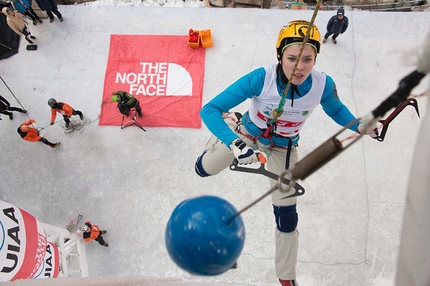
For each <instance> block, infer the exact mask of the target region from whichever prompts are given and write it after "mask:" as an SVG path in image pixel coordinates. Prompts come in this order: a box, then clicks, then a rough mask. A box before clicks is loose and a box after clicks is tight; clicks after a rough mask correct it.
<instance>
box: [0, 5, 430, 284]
mask: <svg viewBox="0 0 430 286" xmlns="http://www.w3.org/2000/svg"><path fill="white" fill-rule="evenodd" d="M109 3H110V4H112V6H110V5H105V4H109ZM109 3H106V2H96V3H92V4H88V5H70V6H59V9H60V12H61V13H62V14H63V16H64V22H62V23H60V22H59V21H58V20H57V19H56V21H54V22H53V23H49V22H48V21H47V20H46V19H45V21H44V23H43V24H40V25H39V24H38V25H37V26H32V25H31V26H30V30H31V31H32V33H33V34H34V35H35V36H36V37H37V40H36V43H37V44H38V50H37V51H27V50H26V49H25V47H26V42H25V40H24V39H21V46H20V50H19V53H18V54H16V55H14V56H12V57H10V58H8V59H4V60H2V61H1V65H0V75H1V77H2V78H3V79H4V81H5V82H6V83H7V86H6V85H4V84H3V83H1V82H0V94H1V95H3V96H4V97H6V98H7V99H8V100H9V101H10V102H11V103H12V105H14V106H19V104H22V105H23V106H24V107H25V108H26V109H28V112H29V113H28V115H29V116H30V117H31V118H34V119H35V120H36V121H37V123H38V125H39V126H40V127H46V128H45V129H44V135H45V137H46V138H48V139H49V140H51V141H61V146H60V147H59V148H57V149H50V148H47V147H46V146H44V145H43V144H39V143H29V142H25V141H23V140H22V139H21V138H20V136H19V135H18V134H17V133H16V129H17V127H18V126H19V124H21V123H22V122H23V121H25V120H27V119H28V118H27V116H26V115H24V114H18V113H15V118H14V120H13V121H10V120H9V119H8V118H7V117H6V116H2V119H3V120H2V121H1V122H0V124H1V127H2V128H1V129H0V137H1V138H2V139H1V150H2V161H3V163H2V164H1V166H0V199H1V200H4V201H7V202H9V203H11V204H14V205H16V206H18V207H20V208H22V209H24V210H26V211H28V212H29V213H31V214H32V215H34V216H35V217H36V218H37V219H38V220H39V221H41V222H43V223H47V224H52V225H56V226H60V227H63V226H65V225H66V224H67V223H68V222H69V221H70V220H73V219H75V218H76V216H77V215H78V214H83V215H84V220H87V219H88V220H91V221H92V222H94V223H96V224H98V225H99V226H100V227H102V228H103V229H107V230H108V233H107V234H106V235H105V239H106V241H107V242H108V243H109V247H108V248H104V247H100V246H99V245H98V244H97V243H88V244H87V245H86V249H87V257H88V262H89V268H90V269H89V271H90V276H91V277H90V278H86V279H83V280H78V281H77V280H75V279H76V278H71V279H69V280H67V281H66V280H64V279H56V280H55V279H53V280H52V281H43V282H37V281H21V282H18V283H5V285H9V284H11V285H27V284H26V283H29V284H28V285H77V284H78V283H79V284H80V285H182V284H185V285H211V284H210V283H216V285H223V284H228V285H279V282H277V278H276V275H275V271H274V262H273V260H274V239H273V234H274V220H273V214H272V207H271V204H270V199H269V198H265V199H264V200H263V201H261V202H260V203H258V204H257V205H255V206H253V207H252V208H250V209H249V210H247V211H246V212H245V213H243V215H242V217H243V219H244V222H245V227H246V231H247V233H246V242H245V247H244V250H243V252H242V255H241V256H240V258H239V260H238V268H237V269H235V270H230V271H228V272H226V273H224V274H222V275H219V276H215V277H202V276H193V275H191V274H188V273H187V272H185V271H182V270H181V269H179V268H178V267H177V266H176V265H175V264H174V263H173V262H172V260H171V259H170V258H169V256H168V254H167V251H166V248H165V245H164V231H165V226H166V223H167V221H168V218H169V216H170V214H171V213H172V211H173V209H174V208H175V207H176V206H177V205H178V204H179V203H180V202H181V201H183V200H185V199H188V198H191V197H195V196H199V195H204V194H205V195H217V196H220V197H222V198H224V199H226V200H228V201H229V202H231V203H232V204H233V205H235V206H236V208H237V209H241V208H243V207H245V206H247V205H248V204H249V203H251V202H252V201H254V200H255V199H256V198H258V197H259V196H260V195H261V194H263V193H264V192H266V191H267V190H268V189H269V186H268V182H267V180H266V179H265V178H264V177H262V176H258V175H252V174H241V173H240V174H238V173H235V172H231V171H229V170H225V171H223V172H222V173H220V174H218V175H217V176H213V177H210V178H205V179H203V178H200V177H198V176H197V175H196V174H195V173H194V162H195V159H196V158H197V157H198V156H199V155H200V154H201V152H202V150H203V148H204V146H205V144H206V141H207V140H208V139H209V137H210V132H209V131H208V130H207V129H206V127H204V126H203V127H202V128H201V129H186V128H182V129H181V128H149V127H145V126H144V127H145V129H146V130H147V132H143V131H142V130H140V129H138V128H134V127H129V128H126V129H123V130H121V129H120V127H119V126H116V127H115V126H98V122H97V119H98V115H99V114H100V108H101V101H102V100H101V96H102V92H103V80H104V73H105V68H106V64H107V58H108V51H109V36H110V35H111V34H142V35H187V32H188V30H189V29H190V28H194V29H208V28H209V29H211V31H212V36H213V40H214V45H213V47H211V48H208V49H207V50H206V62H205V81H204V94H203V96H204V97H203V104H205V103H206V102H208V101H209V100H210V99H211V98H213V97H214V96H215V95H216V94H217V93H218V92H220V91H221V90H223V89H224V88H226V87H227V86H228V85H229V84H230V83H232V82H233V81H235V80H236V79H238V78H239V77H240V76H242V75H243V74H245V73H247V72H250V71H251V70H253V69H255V68H258V67H260V66H264V65H268V64H272V63H274V62H275V61H276V53H275V43H276V37H277V33H278V31H279V30H280V28H281V27H282V26H283V25H284V24H286V23H287V22H288V21H290V20H294V19H300V18H301V19H308V20H309V19H311V17H312V11H290V10H279V9H268V10H260V9H231V8H206V9H198V10H196V9H192V8H184V9H176V8H174V7H164V6H163V7H145V5H140V6H138V5H134V6H130V5H127V4H126V3H123V4H122V2H109ZM102 4H103V5H102ZM114 4H115V5H114ZM332 15H333V12H332V11H320V12H319V13H318V16H317V18H316V24H317V25H318V26H319V27H320V30H321V32H322V33H324V32H325V24H326V23H327V21H328V19H329V18H330V17H331V16H332ZM346 16H348V17H349V19H350V27H349V29H348V30H347V32H346V33H345V34H343V35H341V36H340V37H339V38H338V44H337V45H334V44H333V43H332V42H331V41H330V40H329V41H328V42H327V43H326V44H324V45H323V46H322V50H321V53H320V55H319V56H318V58H317V64H316V69H318V70H321V71H324V72H326V73H327V74H329V75H330V76H332V77H333V78H334V80H335V82H336V84H337V90H338V92H339V96H340V98H341V100H342V101H343V102H344V103H345V104H346V105H347V106H348V107H349V108H350V110H351V111H352V112H353V113H354V114H356V115H357V116H363V115H366V114H367V113H368V112H370V111H371V110H372V109H373V108H375V107H376V106H377V105H378V104H379V103H380V102H381V101H382V100H383V99H385V98H386V97H387V96H389V95H390V94H391V93H392V92H393V91H394V90H395V89H396V88H397V84H398V82H399V80H400V79H401V78H402V77H403V76H405V75H407V74H408V73H409V72H411V71H412V70H414V65H413V64H414V62H413V60H411V58H412V59H414V58H416V57H414V55H415V54H416V50H417V49H418V48H419V45H420V44H421V43H422V41H423V40H424V38H425V35H426V34H427V33H428V31H429V30H430V29H429V28H430V17H429V13H428V12H423V13H418V12H413V13H403V12H396V13H383V12H366V11H347V13H346ZM8 87H9V88H10V90H9V89H8ZM428 87H429V80H428V77H427V78H426V79H425V80H423V82H422V83H421V84H420V85H419V86H418V87H417V88H416V89H415V90H414V94H418V93H421V92H424V91H425V90H426V89H427V88H428ZM14 97H16V98H17V99H18V100H19V102H17V100H15V98H14ZM50 97H54V98H56V99H57V100H61V101H65V102H67V103H69V104H71V105H72V106H73V107H75V108H76V109H78V110H81V111H82V112H83V113H84V116H85V118H86V119H89V120H91V123H90V124H88V125H86V126H85V127H84V128H83V129H82V130H81V132H75V133H73V134H71V135H66V134H65V133H64V130H63V129H62V128H61V126H60V124H55V125H54V126H49V120H50V109H49V106H48V105H47V100H48V99H49V98H50ZM418 102H419V106H420V113H421V115H422V116H423V115H424V114H425V112H426V110H425V109H426V108H425V107H426V105H427V98H426V97H423V98H418ZM246 107H247V105H246V104H244V105H242V106H239V107H238V108H236V109H235V110H236V111H240V112H243V111H245V110H246ZM143 112H145V109H144V107H143ZM420 123H421V122H420V119H419V118H418V117H417V115H416V113H415V111H414V110H413V108H411V107H407V108H406V109H405V110H404V111H403V112H402V113H401V114H400V115H399V116H398V117H397V118H396V119H395V120H394V121H393V123H392V124H391V125H390V128H389V130H388V134H387V136H386V138H385V141H384V142H382V143H381V142H378V141H376V140H372V139H370V138H369V137H366V138H363V139H362V140H360V141H359V142H358V143H356V144H355V145H353V146H351V147H350V148H348V150H346V151H345V152H344V153H342V154H341V155H340V156H338V157H337V158H335V159H334V160H333V161H332V162H330V163H329V164H327V165H326V166H324V167H323V168H321V169H320V170H319V171H318V172H316V173H314V174H312V175H311V176H310V177H309V178H307V179H306V180H305V181H304V182H301V184H302V185H303V186H304V187H305V188H306V194H305V195H304V196H302V197H301V198H299V204H298V211H299V228H298V229H299V231H300V248H299V254H298V256H299V258H298V260H299V262H298V269H297V271H298V277H297V281H298V283H299V284H300V285H306V286H313V285H357V286H360V285H377V286H389V285H394V279H395V273H396V265H397V255H398V254H397V253H398V247H399V243H400V233H401V227H402V218H403V210H404V206H405V196H406V192H407V185H408V178H409V168H410V166H411V161H412V156H413V151H414V147H415V144H414V143H415V138H416V137H417V132H418V130H419V127H420ZM338 130H340V127H339V126H337V125H336V124H335V123H334V122H332V121H331V120H330V119H329V118H328V117H327V116H326V115H325V114H324V113H323V111H322V110H321V109H320V108H317V109H316V110H315V113H314V114H313V116H312V117H311V118H310V119H309V121H308V123H307V124H306V126H305V127H304V129H303V131H302V133H301V135H302V139H301V141H300V144H299V145H300V147H299V154H300V157H301V158H303V157H304V156H305V155H306V154H308V153H309V152H311V151H312V150H314V149H315V148H316V147H318V146H319V145H320V144H322V143H323V142H325V141H326V140H327V139H328V138H329V137H330V136H332V135H333V134H335V132H337V131H338ZM97 276H98V277H97ZM106 280H108V281H109V282H108V283H106ZM139 280H140V281H139ZM180 281H182V282H180ZM20 283H21V284H20ZM30 283H32V284H30ZM67 283H70V284H67ZM103 283H105V284H103ZM133 283H136V284H133ZM139 283H140V284H139ZM157 283H158V284H157Z"/></svg>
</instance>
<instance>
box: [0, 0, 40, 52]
mask: <svg viewBox="0 0 430 286" xmlns="http://www.w3.org/2000/svg"><path fill="white" fill-rule="evenodd" d="M1 11H2V13H3V14H5V15H6V22H7V24H8V25H9V27H10V28H11V29H12V31H14V32H15V33H17V34H18V35H20V36H21V35H24V37H25V39H26V40H27V42H29V43H30V44H33V41H32V40H30V38H31V39H36V37H35V36H32V35H31V33H30V31H29V30H28V27H27V24H28V23H27V21H26V20H25V18H24V16H23V15H21V14H19V13H15V9H14V8H13V7H12V6H9V7H3V9H2V10H1Z"/></svg>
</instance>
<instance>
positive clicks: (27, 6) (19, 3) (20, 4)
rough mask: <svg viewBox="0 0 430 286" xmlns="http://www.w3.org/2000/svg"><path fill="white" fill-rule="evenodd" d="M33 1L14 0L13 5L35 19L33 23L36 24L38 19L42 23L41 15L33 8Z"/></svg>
mask: <svg viewBox="0 0 430 286" xmlns="http://www.w3.org/2000/svg"><path fill="white" fill-rule="evenodd" d="M32 2H33V1H32V0H13V6H15V9H16V10H18V12H20V13H21V14H23V15H27V16H28V17H29V18H30V19H31V20H32V21H33V25H36V23H37V21H39V23H42V20H40V18H39V16H38V15H37V14H36V12H34V10H33V8H31V5H32Z"/></svg>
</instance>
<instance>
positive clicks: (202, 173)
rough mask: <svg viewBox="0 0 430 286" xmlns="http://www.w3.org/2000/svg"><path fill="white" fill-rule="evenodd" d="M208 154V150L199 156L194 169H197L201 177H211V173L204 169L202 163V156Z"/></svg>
mask: <svg viewBox="0 0 430 286" xmlns="http://www.w3.org/2000/svg"><path fill="white" fill-rule="evenodd" d="M205 154H206V152H203V154H202V155H200V157H198V158H197V161H196V164H195V165H194V170H195V171H196V173H197V175H199V176H200V177H203V178H204V177H209V176H210V175H209V174H208V173H206V171H205V170H204V169H203V165H202V158H203V156H204V155H205Z"/></svg>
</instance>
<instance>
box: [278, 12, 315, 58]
mask: <svg viewBox="0 0 430 286" xmlns="http://www.w3.org/2000/svg"><path fill="white" fill-rule="evenodd" d="M309 25H310V22H308V21H305V20H296V21H291V22H289V23H288V24H287V25H285V26H284V27H282V29H281V31H279V35H278V41H277V42H276V52H277V55H278V60H281V58H282V53H283V52H284V50H285V48H286V47H288V46H290V45H291V44H292V43H303V39H304V38H305V37H306V33H307V32H308V29H309ZM311 29H312V30H311V32H310V34H309V39H308V40H307V42H306V44H307V45H310V46H312V47H313V48H314V49H315V51H316V52H317V53H319V52H320V46H321V34H320V31H319V30H318V27H317V26H315V25H312V28H311Z"/></svg>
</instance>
